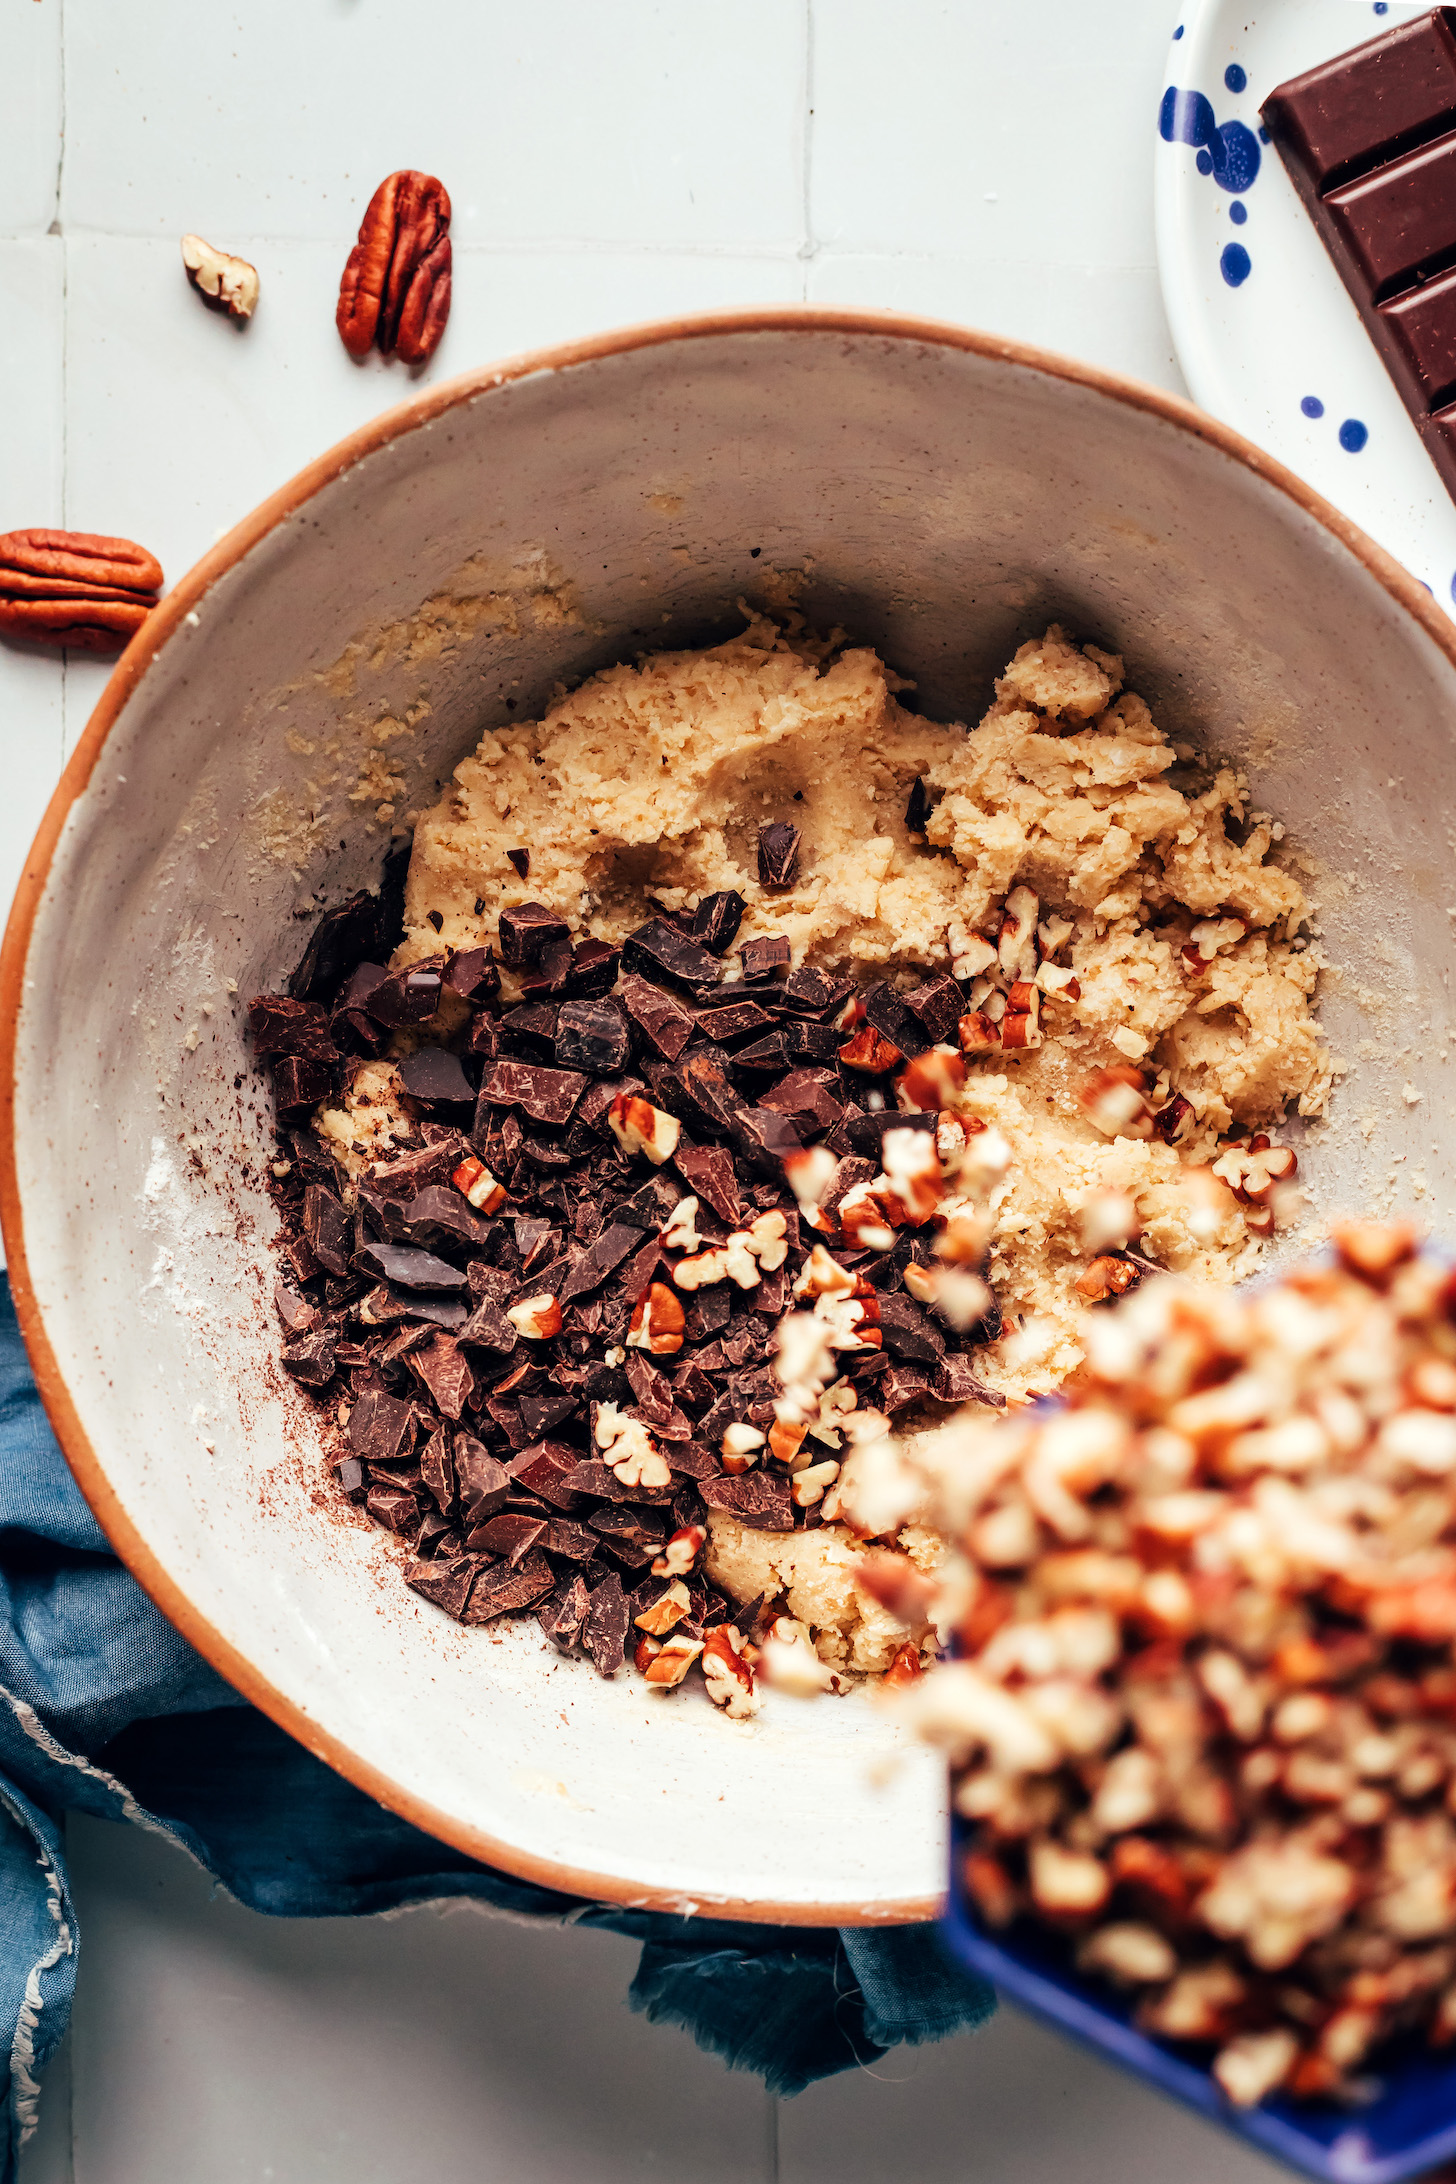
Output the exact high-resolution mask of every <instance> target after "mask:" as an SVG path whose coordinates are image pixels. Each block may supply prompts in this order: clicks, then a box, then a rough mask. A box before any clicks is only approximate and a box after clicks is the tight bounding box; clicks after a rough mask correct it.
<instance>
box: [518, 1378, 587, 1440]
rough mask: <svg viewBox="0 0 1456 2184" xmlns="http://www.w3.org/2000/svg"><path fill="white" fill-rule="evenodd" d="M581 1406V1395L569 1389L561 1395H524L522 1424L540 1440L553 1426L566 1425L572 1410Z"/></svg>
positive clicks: (522, 1399) (534, 1437)
mask: <svg viewBox="0 0 1456 2184" xmlns="http://www.w3.org/2000/svg"><path fill="white" fill-rule="evenodd" d="M580 1408H581V1397H580V1396H579V1395H575V1394H573V1393H571V1392H570V1391H569V1390H568V1391H567V1392H566V1393H565V1394H561V1395H523V1396H522V1397H521V1424H522V1425H523V1426H524V1427H525V1429H526V1431H527V1433H529V1434H530V1436H531V1439H532V1440H533V1441H539V1440H541V1439H543V1438H544V1436H545V1435H546V1434H548V1433H550V1432H551V1430H552V1429H553V1427H555V1426H560V1425H564V1424H565V1423H566V1420H567V1419H568V1418H569V1417H570V1416H571V1414H572V1412H573V1411H575V1410H579V1409H580Z"/></svg>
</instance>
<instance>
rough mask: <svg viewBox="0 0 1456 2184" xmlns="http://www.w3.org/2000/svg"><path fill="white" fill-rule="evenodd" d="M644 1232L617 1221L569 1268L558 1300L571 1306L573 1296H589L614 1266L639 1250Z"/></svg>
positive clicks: (604, 1230) (557, 1295) (603, 1231)
mask: <svg viewBox="0 0 1456 2184" xmlns="http://www.w3.org/2000/svg"><path fill="white" fill-rule="evenodd" d="M641 1243H642V1231H641V1230H640V1229H639V1228H636V1227H633V1226H631V1225H629V1224H628V1223H627V1222H625V1221H622V1222H618V1221H614V1222H613V1223H612V1225H611V1227H610V1228H605V1229H603V1230H602V1233H601V1235H600V1236H599V1237H598V1238H597V1240H596V1242H595V1243H594V1244H593V1245H592V1246H591V1248H590V1250H589V1251H583V1252H581V1253H580V1254H579V1255H578V1256H577V1257H576V1258H575V1259H574V1260H573V1261H572V1263H571V1265H570V1267H569V1268H568V1269H567V1272H566V1275H565V1278H564V1279H563V1281H562V1283H561V1287H560V1288H559V1289H558V1290H557V1292H556V1297H557V1302H558V1303H559V1304H561V1305H563V1306H564V1305H567V1304H569V1303H570V1302H571V1300H572V1298H573V1297H584V1296H588V1295H589V1294H590V1293H591V1291H592V1290H593V1289H596V1288H598V1287H599V1286H600V1285H601V1283H603V1282H604V1281H605V1280H606V1278H607V1276H608V1275H609V1274H610V1273H611V1272H612V1271H613V1269H614V1268H616V1267H619V1266H620V1265H621V1263H622V1261H623V1260H624V1259H625V1258H626V1257H627V1256H628V1254H629V1253H630V1252H633V1251H636V1250H639V1249H640V1248H641Z"/></svg>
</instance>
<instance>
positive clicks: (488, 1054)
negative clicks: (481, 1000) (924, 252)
mask: <svg viewBox="0 0 1456 2184" xmlns="http://www.w3.org/2000/svg"><path fill="white" fill-rule="evenodd" d="M500 1050H501V1037H500V1025H499V1024H498V1023H497V1022H496V1019H495V1018H494V1017H493V1016H488V1015H487V1014H486V1012H485V1011H484V1010H483V1009H482V1010H481V1012H480V1014H479V1015H478V1016H473V1017H472V1018H471V1020H470V1029H469V1031H467V1032H466V1034H465V1045H464V1046H463V1048H462V1049H461V1052H462V1053H463V1054H464V1055H465V1058H466V1060H467V1061H472V1062H493V1061H495V1060H496V1059H497V1057H498V1056H499V1054H500Z"/></svg>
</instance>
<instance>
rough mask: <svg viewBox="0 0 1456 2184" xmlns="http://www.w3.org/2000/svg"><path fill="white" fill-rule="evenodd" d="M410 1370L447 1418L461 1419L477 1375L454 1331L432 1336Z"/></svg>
mask: <svg viewBox="0 0 1456 2184" xmlns="http://www.w3.org/2000/svg"><path fill="white" fill-rule="evenodd" d="M410 1370H411V1371H412V1372H413V1373H415V1374H416V1375H417V1376H418V1377H419V1379H420V1380H421V1381H422V1382H423V1383H424V1386H425V1387H426V1388H427V1389H428V1390H429V1392H430V1394H431V1395H432V1396H433V1397H434V1399H435V1402H436V1405H437V1406H438V1408H439V1410H440V1413H441V1415H442V1416H443V1417H445V1418H450V1419H454V1420H457V1421H458V1419H459V1418H460V1415H461V1413H462V1412H463V1411H464V1409H465V1406H466V1404H467V1403H468V1402H469V1401H470V1399H471V1397H472V1396H473V1395H474V1394H475V1375H474V1373H473V1372H472V1371H471V1369H470V1361H469V1359H468V1358H466V1357H465V1356H464V1354H463V1352H462V1351H461V1348H460V1344H459V1341H458V1339H457V1338H456V1337H455V1336H454V1335H446V1334H438V1335H434V1336H432V1337H431V1339H430V1340H429V1342H427V1343H426V1344H425V1347H424V1348H423V1349H422V1350H417V1351H416V1352H415V1353H414V1355H413V1356H412V1357H411V1358H410Z"/></svg>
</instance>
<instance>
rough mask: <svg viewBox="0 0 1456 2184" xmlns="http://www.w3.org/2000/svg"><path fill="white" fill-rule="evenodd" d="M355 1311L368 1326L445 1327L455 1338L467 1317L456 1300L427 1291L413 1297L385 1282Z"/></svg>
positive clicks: (368, 1295)
mask: <svg viewBox="0 0 1456 2184" xmlns="http://www.w3.org/2000/svg"><path fill="white" fill-rule="evenodd" d="M354 1309H355V1312H356V1313H357V1315H358V1317H359V1319H360V1320H361V1321H362V1322H363V1324H364V1325H365V1326H366V1327H391V1326H396V1327H397V1326H401V1325H405V1324H409V1325H413V1326H415V1327H416V1328H418V1327H420V1326H422V1325H425V1326H430V1327H443V1328H444V1329H445V1330H446V1332H447V1333H449V1334H452V1335H454V1334H459V1333H460V1332H461V1330H462V1329H463V1328H464V1326H465V1322H466V1319H467V1317H468V1314H467V1312H466V1309H465V1306H464V1305H463V1304H461V1303H460V1302H459V1301H458V1299H456V1298H454V1297H432V1296H430V1295H429V1294H428V1293H427V1292H426V1291H424V1290H420V1291H418V1292H417V1293H416V1294H415V1295H414V1296H411V1295H409V1293H408V1292H407V1291H405V1290H402V1289H390V1288H389V1287H388V1286H387V1285H386V1284H385V1283H384V1282H380V1283H379V1284H378V1286H377V1287H376V1288H374V1289H370V1290H368V1291H366V1293H365V1294H364V1295H363V1296H362V1297H361V1298H360V1299H359V1302H358V1304H357V1305H356V1306H355V1307H354Z"/></svg>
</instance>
